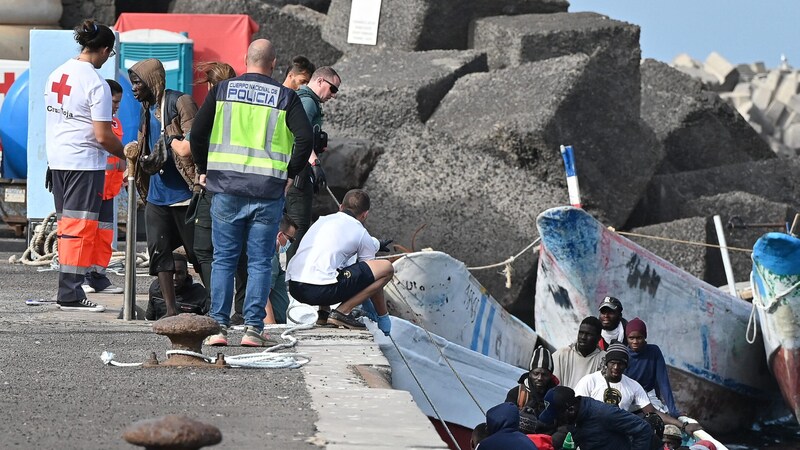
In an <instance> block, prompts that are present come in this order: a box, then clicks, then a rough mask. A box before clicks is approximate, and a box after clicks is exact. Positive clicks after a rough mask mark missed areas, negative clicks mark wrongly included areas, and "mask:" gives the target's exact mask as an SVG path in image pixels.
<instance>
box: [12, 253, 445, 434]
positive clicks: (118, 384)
mask: <svg viewBox="0 0 800 450" xmlns="http://www.w3.org/2000/svg"><path fill="white" fill-rule="evenodd" d="M13 254H16V255H19V253H18V252H17V253H13ZM11 255H12V253H10V252H0V355H2V361H1V362H0V410H2V411H4V412H5V414H4V420H3V421H0V434H1V435H2V436H3V439H0V448H3V449H5V448H21V449H28V448H39V449H50V448H59V449H117V448H119V449H128V448H136V447H134V446H132V445H129V444H127V443H126V442H125V441H123V440H122V438H121V434H122V431H123V430H124V428H125V427H126V426H127V425H128V424H130V423H132V422H134V421H137V420H140V419H149V418H153V417H158V416H162V415H166V414H184V415H187V416H189V417H192V418H194V419H196V420H200V421H202V422H206V423H209V424H212V425H215V426H217V427H219V428H220V430H221V431H222V435H223V440H222V443H220V444H219V445H217V446H215V447H213V448H219V449H242V448H267V449H273V448H274V449H315V448H327V449H336V450H339V449H362V448H363V449H366V448H369V449H412V448H415V449H446V448H447V447H446V446H445V444H444V443H443V442H442V441H441V439H440V438H439V436H438V435H437V434H436V431H435V430H434V428H433V426H432V425H431V423H430V421H429V420H428V419H427V417H425V416H424V415H423V414H422V412H420V410H419V409H418V407H417V405H416V403H414V401H413V400H412V398H411V396H410V394H409V393H407V392H404V391H396V390H392V389H391V388H390V385H389V383H388V382H387V380H386V376H382V374H386V373H387V372H388V366H389V365H388V362H387V360H386V358H385V357H384V356H383V354H382V353H381V351H380V350H379V348H378V346H377V345H375V343H374V342H373V340H372V336H371V335H370V334H369V333H367V332H355V331H348V330H343V329H334V328H314V329H312V330H306V331H301V332H297V333H296V337H297V338H298V339H299V342H298V345H297V347H296V348H295V349H293V350H288V351H294V352H298V353H301V354H304V355H306V356H308V357H310V358H311V361H310V362H309V363H308V364H307V365H306V366H304V367H303V368H302V369H184V368H152V369H145V368H123V367H111V366H106V365H104V364H103V362H102V361H101V359H100V354H101V353H102V352H103V351H110V352H113V353H114V354H115V355H116V360H117V361H120V362H141V361H144V359H145V358H146V357H147V356H148V355H149V354H150V352H155V353H156V355H157V356H158V358H159V360H163V359H164V358H165V356H164V355H165V354H164V352H165V351H166V350H168V349H169V347H170V346H169V341H168V339H167V338H166V337H164V336H159V335H156V334H154V333H152V331H151V322H144V321H133V322H124V321H122V320H118V319H117V318H116V317H117V315H118V313H119V310H120V308H121V305H122V298H123V296H122V295H109V294H89V298H90V299H91V300H93V301H95V302H97V303H101V304H103V305H105V306H106V307H107V311H106V312H104V313H74V312H62V311H59V310H58V309H57V308H56V306H55V305H52V304H51V305H47V306H27V305H25V300H26V299H39V298H43V299H47V298H52V297H53V295H54V292H55V289H56V283H57V282H56V276H57V274H56V272H53V271H47V272H37V270H36V268H34V267H30V266H23V265H20V264H14V265H12V264H9V263H8V262H7V261H8V258H9V257H10V256H11ZM110 277H111V279H112V281H113V282H114V284H116V285H118V286H122V285H123V278H122V277H120V276H115V275H110ZM151 280H152V278H151V277H147V276H145V277H138V278H137V303H138V304H140V305H142V306H144V305H145V304H146V299H147V297H146V292H147V287H148V286H149V284H150V281H151ZM279 332H280V331H278V333H279ZM230 337H231V342H238V339H239V338H240V337H241V332H240V331H239V332H237V331H232V332H231V336H230ZM203 351H204V353H206V354H209V355H215V354H216V353H217V351H221V352H222V353H224V354H225V355H234V354H240V353H247V352H256V351H258V350H257V349H255V350H254V349H244V348H240V347H238V345H236V346H229V347H227V348H223V349H221V350H220V349H217V348H212V347H204V348H203Z"/></svg>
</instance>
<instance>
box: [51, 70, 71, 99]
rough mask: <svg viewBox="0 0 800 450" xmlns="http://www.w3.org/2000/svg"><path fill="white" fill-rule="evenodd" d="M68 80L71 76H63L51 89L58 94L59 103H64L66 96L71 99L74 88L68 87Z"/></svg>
mask: <svg viewBox="0 0 800 450" xmlns="http://www.w3.org/2000/svg"><path fill="white" fill-rule="evenodd" d="M67 78H69V75H67V74H63V75H61V81H59V82H58V83H53V87H52V88H51V89H52V92H55V93H56V94H58V103H64V96H67V97H69V93H70V92H72V86H69V85H67Z"/></svg>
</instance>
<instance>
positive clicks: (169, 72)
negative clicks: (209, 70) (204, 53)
mask: <svg viewBox="0 0 800 450" xmlns="http://www.w3.org/2000/svg"><path fill="white" fill-rule="evenodd" d="M119 44H120V57H119V68H120V69H122V70H123V71H124V72H126V73H127V72H128V69H130V68H131V67H132V66H133V65H134V64H136V63H137V62H139V61H142V60H144V59H148V58H156V59H158V60H159V61H161V64H163V65H164V71H165V72H166V76H167V88H168V89H174V90H176V91H181V92H185V93H187V94H189V95H192V76H193V68H192V64H193V63H194V61H193V55H192V52H193V51H194V43H193V42H192V40H191V39H189V38H188V37H187V36H186V33H173V32H171V31H166V30H150V29H142V30H131V31H126V32H124V33H120V34H119Z"/></svg>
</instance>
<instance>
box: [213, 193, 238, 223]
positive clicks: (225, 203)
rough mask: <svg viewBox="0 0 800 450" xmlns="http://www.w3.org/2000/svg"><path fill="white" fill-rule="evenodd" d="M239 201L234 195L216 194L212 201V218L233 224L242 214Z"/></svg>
mask: <svg viewBox="0 0 800 450" xmlns="http://www.w3.org/2000/svg"><path fill="white" fill-rule="evenodd" d="M238 200H239V199H238V198H237V197H235V196H232V195H225V194H216V195H214V198H213V199H212V200H211V216H212V217H213V218H215V219H217V220H221V221H223V222H228V223H230V222H233V221H234V219H236V216H237V215H238V214H239V213H240V211H241V208H240V205H239V201H238Z"/></svg>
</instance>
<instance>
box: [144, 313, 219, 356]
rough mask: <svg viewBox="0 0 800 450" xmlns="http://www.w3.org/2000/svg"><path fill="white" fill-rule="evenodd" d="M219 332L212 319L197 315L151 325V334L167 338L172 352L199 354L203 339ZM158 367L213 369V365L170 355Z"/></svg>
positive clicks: (177, 317) (184, 315) (160, 320)
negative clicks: (202, 367)
mask: <svg viewBox="0 0 800 450" xmlns="http://www.w3.org/2000/svg"><path fill="white" fill-rule="evenodd" d="M219 330H220V328H219V325H218V324H217V322H215V321H214V319H212V318H210V317H207V316H198V315H197V314H179V315H177V316H172V317H164V318H163V319H159V320H157V321H156V322H155V323H154V324H153V332H155V333H156V334H161V335H164V336H166V337H168V338H169V340H170V341H171V342H172V349H173V350H188V351H191V352H195V353H201V350H202V347H203V339H205V338H206V337H207V336H211V335H212V334H215V333H219ZM158 365H159V366H207V367H215V365H213V364H210V363H207V362H205V361H203V360H202V359H200V358H196V357H193V356H189V355H170V357H169V358H168V359H167V360H166V361H164V362H163V363H160V364H158Z"/></svg>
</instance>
